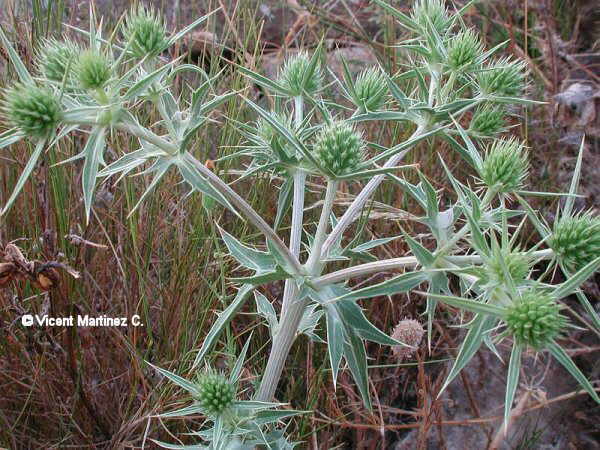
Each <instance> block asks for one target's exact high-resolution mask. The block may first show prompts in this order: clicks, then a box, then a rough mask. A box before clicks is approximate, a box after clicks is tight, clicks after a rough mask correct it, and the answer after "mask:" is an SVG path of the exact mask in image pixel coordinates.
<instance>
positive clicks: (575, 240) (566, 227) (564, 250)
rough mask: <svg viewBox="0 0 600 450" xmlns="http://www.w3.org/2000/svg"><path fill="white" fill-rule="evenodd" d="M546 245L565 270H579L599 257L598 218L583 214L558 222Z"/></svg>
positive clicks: (599, 221)
mask: <svg viewBox="0 0 600 450" xmlns="http://www.w3.org/2000/svg"><path fill="white" fill-rule="evenodd" d="M548 245H549V246H550V248H552V250H554V252H555V254H556V255H557V257H558V258H559V259H560V260H561V261H562V262H563V263H564V264H565V265H566V266H567V268H569V269H570V270H574V271H577V270H579V269H581V268H582V267H583V266H585V265H586V264H588V263H590V262H592V261H593V260H594V259H595V258H597V257H598V256H600V217H598V216H596V217H594V216H592V215H591V214H590V213H585V214H579V215H576V216H573V217H564V218H562V219H560V220H558V222H557V223H556V224H555V225H554V232H553V233H552V236H551V238H550V241H549V243H548Z"/></svg>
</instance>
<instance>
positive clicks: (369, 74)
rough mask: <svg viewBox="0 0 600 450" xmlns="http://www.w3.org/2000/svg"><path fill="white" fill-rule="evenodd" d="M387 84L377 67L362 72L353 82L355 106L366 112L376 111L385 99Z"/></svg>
mask: <svg viewBox="0 0 600 450" xmlns="http://www.w3.org/2000/svg"><path fill="white" fill-rule="evenodd" d="M386 92H387V82H386V79H385V76H384V75H383V73H382V72H381V69H379V67H370V68H369V69H366V70H364V71H362V72H361V73H360V74H359V75H358V76H357V77H356V81H355V82H354V93H355V96H356V98H355V99H354V101H355V102H356V106H358V107H359V108H363V109H365V110H367V111H376V110H377V109H378V108H379V107H380V106H381V105H382V104H383V101H384V99H385V94H386Z"/></svg>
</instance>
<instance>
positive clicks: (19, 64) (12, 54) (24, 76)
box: [0, 27, 33, 84]
mask: <svg viewBox="0 0 600 450" xmlns="http://www.w3.org/2000/svg"><path fill="white" fill-rule="evenodd" d="M0 41H1V43H2V45H3V46H4V48H5V49H6V53H7V54H8V59H9V60H10V62H11V63H12V65H13V66H14V68H15V70H16V71H17V75H18V76H19V79H20V80H21V82H22V83H24V84H28V83H33V78H32V77H31V75H30V74H29V71H28V70H27V68H26V67H25V64H23V61H21V57H20V56H19V54H18V53H17V52H16V51H15V49H14V48H13V46H12V45H11V43H10V41H9V40H8V38H7V37H6V35H5V34H4V30H3V29H2V27H0Z"/></svg>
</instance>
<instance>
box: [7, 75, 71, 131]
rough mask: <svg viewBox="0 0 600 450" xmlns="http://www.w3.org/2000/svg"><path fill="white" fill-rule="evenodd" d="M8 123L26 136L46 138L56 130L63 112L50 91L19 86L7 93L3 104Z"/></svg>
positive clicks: (35, 87) (28, 85) (27, 85)
mask: <svg viewBox="0 0 600 450" xmlns="http://www.w3.org/2000/svg"><path fill="white" fill-rule="evenodd" d="M3 110H4V114H5V116H6V117H7V119H8V121H9V122H10V123H11V124H12V125H13V126H15V127H17V128H19V129H20V130H21V131H22V132H23V133H24V134H25V135H26V136H29V137H32V138H40V139H41V138H45V137H47V136H48V135H49V134H50V133H51V132H52V131H54V130H55V129H56V127H57V126H58V123H59V122H60V119H61V116H62V111H61V107H60V104H59V103H58V100H57V99H56V97H55V96H54V94H53V93H52V91H50V90H49V89H45V88H40V87H38V86H36V85H33V84H17V85H15V86H13V87H12V88H10V89H8V90H7V91H6V95H5V98H4V104H3Z"/></svg>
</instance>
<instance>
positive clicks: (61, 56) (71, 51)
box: [37, 39, 80, 82]
mask: <svg viewBox="0 0 600 450" xmlns="http://www.w3.org/2000/svg"><path fill="white" fill-rule="evenodd" d="M79 52H80V49H79V46H78V45H77V44H76V43H75V42H73V41H71V40H69V39H65V40H64V41H63V42H60V41H57V40H55V39H49V40H46V41H45V42H44V45H43V47H41V48H40V50H39V51H38V58H37V59H38V65H39V70H40V73H41V75H42V76H43V77H44V78H46V79H48V80H52V81H57V82H62V81H63V78H64V77H65V72H66V71H67V68H68V67H69V65H70V67H71V68H72V67H74V66H75V64H76V63H77V55H78V54H79Z"/></svg>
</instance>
